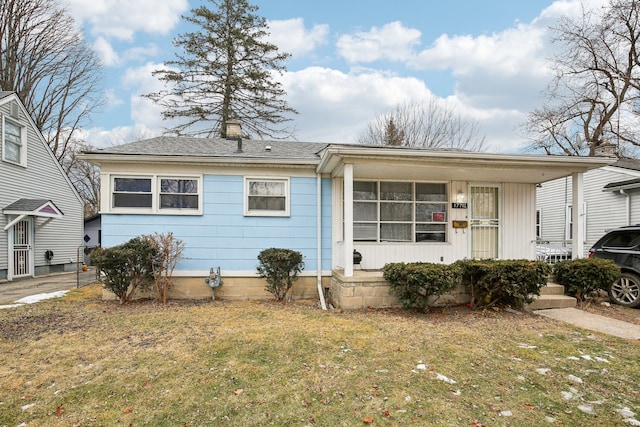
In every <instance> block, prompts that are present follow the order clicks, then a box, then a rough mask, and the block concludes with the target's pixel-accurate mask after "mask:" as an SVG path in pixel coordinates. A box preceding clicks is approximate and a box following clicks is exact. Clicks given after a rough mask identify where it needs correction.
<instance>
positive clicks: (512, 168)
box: [318, 146, 616, 184]
mask: <svg viewBox="0 0 640 427" xmlns="http://www.w3.org/2000/svg"><path fill="white" fill-rule="evenodd" d="M615 161H616V159H614V158H608V157H567V156H521V155H504V154H487V153H469V152H461V151H430V150H415V149H407V150H397V149H392V151H391V150H389V149H385V148H362V147H357V148H343V147H336V146H329V147H328V148H327V149H326V150H325V151H324V152H323V153H322V161H321V163H320V165H319V166H318V170H319V171H320V172H321V173H330V174H331V175H332V176H337V177H340V176H343V174H344V172H343V167H344V164H346V163H351V164H353V175H354V178H360V179H393V180H415V181H422V180H425V181H475V182H514V183H529V184H537V183H542V182H546V181H550V180H553V179H557V178H562V177H565V176H569V175H571V174H572V173H577V172H586V171H587V170H590V169H594V168H598V167H602V166H606V165H608V164H610V163H613V162H615Z"/></svg>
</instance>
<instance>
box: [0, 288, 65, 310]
mask: <svg viewBox="0 0 640 427" xmlns="http://www.w3.org/2000/svg"><path fill="white" fill-rule="evenodd" d="M67 292H69V291H68V290H66V291H56V292H49V293H46V294H36V295H30V296H28V297H24V298H20V299H19V300H17V301H16V302H15V304H7V305H0V309H4V308H15V307H20V306H23V305H25V304H35V303H37V302H40V301H44V300H47V299H51V298H60V297H63V296H65V294H66V293H67Z"/></svg>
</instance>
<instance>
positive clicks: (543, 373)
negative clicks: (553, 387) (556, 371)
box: [536, 368, 551, 375]
mask: <svg viewBox="0 0 640 427" xmlns="http://www.w3.org/2000/svg"><path fill="white" fill-rule="evenodd" d="M550 371H551V369H549V368H538V369H536V372H537V373H539V374H540V375H547V372H550Z"/></svg>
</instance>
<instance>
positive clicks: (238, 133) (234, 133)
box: [226, 120, 242, 153]
mask: <svg viewBox="0 0 640 427" xmlns="http://www.w3.org/2000/svg"><path fill="white" fill-rule="evenodd" d="M226 133H227V139H235V140H237V141H238V150H237V151H236V152H237V153H242V126H240V122H239V121H238V120H227V132H226Z"/></svg>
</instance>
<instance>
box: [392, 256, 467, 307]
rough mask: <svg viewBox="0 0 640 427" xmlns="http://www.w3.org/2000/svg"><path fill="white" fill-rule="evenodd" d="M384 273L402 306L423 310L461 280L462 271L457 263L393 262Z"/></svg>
mask: <svg viewBox="0 0 640 427" xmlns="http://www.w3.org/2000/svg"><path fill="white" fill-rule="evenodd" d="M383 276H384V278H385V280H386V281H387V282H389V287H390V293H391V295H395V296H397V297H398V301H399V302H400V304H401V305H402V307H404V308H413V309H419V310H425V309H427V308H429V307H430V306H431V305H433V304H434V303H435V301H437V298H438V297H439V296H441V295H443V294H445V293H447V292H449V291H450V290H451V289H453V288H454V287H455V286H456V285H458V284H459V283H460V273H459V270H458V268H457V266H455V265H453V264H452V265H446V264H432V263H428V262H412V263H404V262H400V263H391V264H387V265H385V266H384V270H383Z"/></svg>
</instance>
